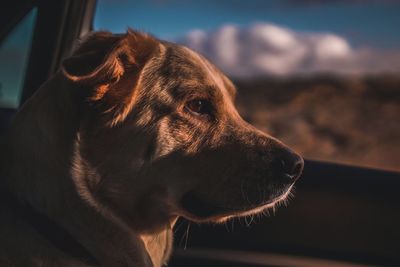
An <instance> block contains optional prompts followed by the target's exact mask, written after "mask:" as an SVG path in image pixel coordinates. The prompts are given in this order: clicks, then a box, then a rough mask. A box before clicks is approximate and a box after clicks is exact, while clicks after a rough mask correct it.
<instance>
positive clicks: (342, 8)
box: [94, 0, 400, 171]
mask: <svg viewBox="0 0 400 267" xmlns="http://www.w3.org/2000/svg"><path fill="white" fill-rule="evenodd" d="M399 7H400V3H399V2H396V1H290V0H282V1H275V0H271V1H259V0H252V1H239V0H234V1H224V0H223V1H211V0H205V1H178V0H164V1H109V0H99V1H98V6H97V11H96V14H95V21H94V28H95V29H96V30H100V29H106V30H110V31H113V32H122V31H125V30H126V29H127V27H128V26H130V27H133V28H135V29H139V30H143V31H147V32H150V33H153V34H154V35H155V36H157V37H160V38H162V39H167V40H170V41H174V42H178V43H181V44H184V45H186V46H188V47H190V48H192V49H194V50H197V51H199V52H200V53H202V54H204V55H205V56H206V57H208V58H209V59H210V60H211V61H212V62H214V63H215V64H216V65H217V66H219V67H220V68H221V69H222V70H223V71H224V72H225V73H226V74H228V76H229V77H230V78H231V79H232V80H233V81H234V83H235V84H236V86H237V88H238V99H237V104H238V107H239V109H240V112H241V114H242V116H243V117H244V118H245V119H246V120H247V121H249V122H251V123H252V124H254V125H255V126H257V127H258V128H260V129H262V130H263V131H265V132H267V133H270V134H271V135H273V136H276V137H278V138H279V139H281V140H283V141H284V142H285V143H287V144H288V145H290V146H291V147H293V148H294V149H295V150H297V151H298V152H300V153H301V154H303V155H304V156H305V157H306V158H309V159H317V160H324V161H332V162H339V163H346V164H352V165H359V166H368V167H374V168H382V169H390V170H398V171H399V170H400V154H399V153H400V152H399V151H400V138H399V136H400V119H399V114H400V76H399V71H400V35H399V34H398V33H397V30H398V29H397V28H398V27H396V26H395V25H400V16H398V10H400V9H399Z"/></svg>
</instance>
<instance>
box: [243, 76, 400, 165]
mask: <svg viewBox="0 0 400 267" xmlns="http://www.w3.org/2000/svg"><path fill="white" fill-rule="evenodd" d="M235 84H236V86H237V88H238V98H237V104H238V107H239V110H240V113H241V114H242V116H243V117H244V118H245V119H246V120H247V121H249V122H251V123H252V124H254V125H255V126H257V127H258V128H260V129H262V130H264V131H265V132H267V133H269V134H271V135H273V136H276V137H278V138H280V139H281V140H283V141H284V142H285V143H287V144H288V145H290V146H291V147H292V148H294V149H295V150H296V151H298V152H300V153H301V154H302V155H303V156H304V157H306V158H309V159H317V160H325V161H333V162H342V163H347V164H353V165H359V166H368V167H373V168H383V169H388V170H397V171H400V77H395V76H364V77H347V78H337V77H336V78H335V77H330V76H318V77H297V78H291V79H288V78H287V77H286V78H284V79H279V78H262V79H255V80H247V81H236V82H235Z"/></svg>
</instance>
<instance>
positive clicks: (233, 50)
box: [180, 23, 400, 77]
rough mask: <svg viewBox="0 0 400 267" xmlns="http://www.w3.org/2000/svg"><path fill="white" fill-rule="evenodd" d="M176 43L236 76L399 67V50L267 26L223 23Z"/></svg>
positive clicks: (385, 70) (373, 71)
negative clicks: (382, 49) (350, 42)
mask: <svg viewBox="0 0 400 267" xmlns="http://www.w3.org/2000/svg"><path fill="white" fill-rule="evenodd" d="M180 42H181V43H182V44H184V45H186V46H188V47H190V48H192V49H194V50H196V51H198V52H200V53H202V54H204V55H205V56H206V57H208V58H209V59H211V61H213V62H214V63H215V64H216V65H217V66H219V67H220V68H221V69H222V70H224V71H225V72H226V73H228V74H229V75H232V76H236V77H252V76H260V75H265V74H270V75H291V74H313V73H319V72H320V73H321V72H323V73H330V72H333V73H338V74H359V73H380V72H398V70H399V69H400V52H399V51H391V52H390V51H386V52H384V51H378V50H374V49H371V48H353V47H351V45H350V44H349V42H348V41H347V40H346V39H344V38H343V37H341V36H338V35H335V34H331V33H310V32H296V31H293V30H291V29H288V28H284V27H280V26H277V25H273V24H269V23H258V24H254V25H251V26H249V27H246V28H240V27H238V26H235V25H225V26H222V27H221V28H219V29H217V30H215V31H212V32H206V31H202V30H194V31H191V32H189V33H188V34H187V35H186V36H185V37H184V38H182V39H181V41H180Z"/></svg>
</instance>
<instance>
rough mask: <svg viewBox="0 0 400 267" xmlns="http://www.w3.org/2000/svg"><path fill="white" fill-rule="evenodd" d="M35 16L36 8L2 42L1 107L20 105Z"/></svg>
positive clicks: (0, 66)
mask: <svg viewBox="0 0 400 267" xmlns="http://www.w3.org/2000/svg"><path fill="white" fill-rule="evenodd" d="M35 18H36V9H33V10H31V11H30V12H29V13H28V14H27V15H26V16H25V17H24V18H23V19H22V20H21V21H20V22H19V23H18V24H17V25H16V26H15V28H14V29H13V30H12V31H11V32H10V33H9V35H8V36H7V37H6V38H5V40H3V41H2V43H1V46H0V108H17V107H18V106H19V102H20V96H21V93H22V87H23V85H24V78H25V70H26V67H27V64H28V60H29V51H30V47H31V43H32V35H33V30H34V25H35Z"/></svg>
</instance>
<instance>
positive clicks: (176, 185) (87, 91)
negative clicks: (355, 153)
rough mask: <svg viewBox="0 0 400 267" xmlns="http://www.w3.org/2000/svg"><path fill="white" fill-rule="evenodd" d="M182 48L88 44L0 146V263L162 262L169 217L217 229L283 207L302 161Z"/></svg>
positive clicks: (95, 37)
mask: <svg viewBox="0 0 400 267" xmlns="http://www.w3.org/2000/svg"><path fill="white" fill-rule="evenodd" d="M234 98H235V88H234V86H233V85H232V83H231V82H230V81H229V79H228V78H226V77H225V76H224V75H223V74H222V73H221V72H220V71H219V70H218V69H217V68H216V67H215V66H214V65H212V64H211V63H209V62H208V61H207V60H206V59H204V58H203V57H202V56H200V55H198V54H196V53H195V52H193V51H191V50H190V49H188V48H186V47H182V46H178V45H175V44H172V43H168V42H163V41H159V40H157V39H155V38H153V37H151V36H148V35H146V34H142V33H137V32H134V31H131V30H129V31H128V33H126V34H123V35H114V34H111V33H108V32H97V33H93V34H92V35H91V36H89V37H88V38H87V39H86V41H84V42H83V43H82V45H81V46H80V47H79V48H78V49H77V50H76V51H75V53H74V54H73V56H72V57H70V58H68V59H66V60H65V61H64V62H63V65H62V68H61V71H59V72H58V73H57V74H56V75H55V76H54V77H53V78H51V79H50V80H49V81H48V82H46V83H45V84H44V85H43V86H42V87H41V88H40V90H38V92H37V93H36V94H35V95H34V97H32V98H31V99H30V100H29V101H28V102H27V103H26V104H25V105H24V106H23V108H22V109H21V110H20V112H19V113H18V114H17V116H16V118H15V120H14V121H13V123H12V126H11V127H10V129H9V131H8V134H7V136H6V138H5V140H4V141H5V142H4V144H3V145H2V150H1V153H2V159H1V174H0V176H1V177H2V178H1V183H2V184H1V188H2V197H3V200H2V202H1V203H2V207H1V215H2V220H1V222H0V224H1V227H0V229H1V230H0V240H1V241H0V242H1V246H0V265H1V266H98V265H101V266H161V265H162V264H164V263H165V261H166V260H167V259H168V256H169V254H170V249H171V240H172V236H171V235H172V234H171V228H172V227H173V224H174V222H175V221H176V219H177V218H178V217H179V216H183V217H185V218H187V219H189V220H193V221H197V222H203V221H214V222H219V221H224V220H226V219H227V218H229V217H232V216H246V215H249V214H253V213H257V212H260V211H262V210H264V209H266V208H268V207H271V206H272V205H274V204H275V203H277V202H278V201H280V200H282V199H283V198H284V197H285V196H286V195H287V193H288V192H289V191H290V189H291V187H292V185H293V183H294V182H295V180H296V179H297V178H298V177H299V175H300V173H301V171H302V168H303V160H302V159H301V157H299V156H298V155H296V154H295V153H294V152H292V151H291V150H290V149H288V148H287V147H286V146H285V145H283V144H282V143H281V142H279V141H277V140H276V139H274V138H272V137H270V136H268V135H266V134H265V133H263V132H261V131H259V130H257V129H255V128H254V127H253V126H251V125H249V124H248V123H246V122H245V121H243V119H242V118H241V117H240V116H239V114H238V112H237V111H236V109H235V107H234Z"/></svg>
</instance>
